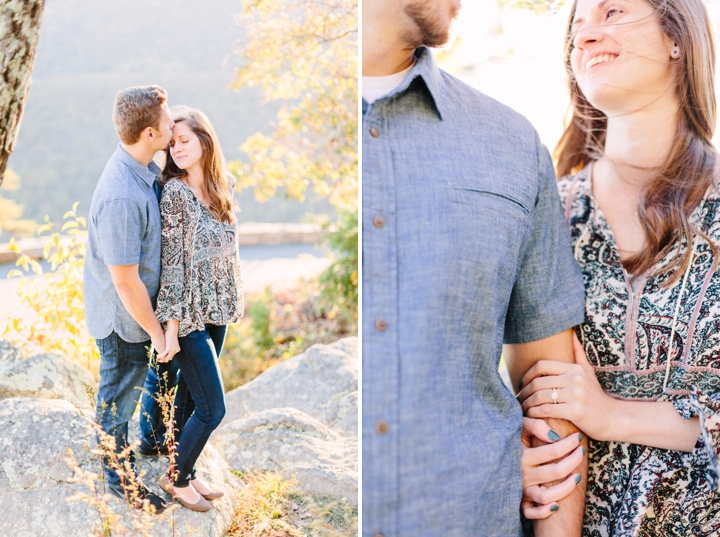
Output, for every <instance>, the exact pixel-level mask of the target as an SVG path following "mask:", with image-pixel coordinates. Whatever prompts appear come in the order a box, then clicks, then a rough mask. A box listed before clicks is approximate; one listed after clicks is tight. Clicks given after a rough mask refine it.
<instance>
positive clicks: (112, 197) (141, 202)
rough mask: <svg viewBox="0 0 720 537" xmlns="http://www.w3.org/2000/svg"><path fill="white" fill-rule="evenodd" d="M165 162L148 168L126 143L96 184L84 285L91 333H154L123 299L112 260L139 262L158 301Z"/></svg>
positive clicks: (141, 337)
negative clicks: (160, 188) (159, 188)
mask: <svg viewBox="0 0 720 537" xmlns="http://www.w3.org/2000/svg"><path fill="white" fill-rule="evenodd" d="M159 173H160V168H159V167H158V166H157V165H156V164H155V163H154V162H151V163H150V165H149V166H148V167H147V168H146V167H144V166H143V165H142V164H140V163H139V162H138V161H136V160H135V159H134V158H132V157H131V156H130V155H129V154H128V153H127V152H126V151H125V150H124V149H123V148H122V146H121V145H120V144H118V147H117V150H116V151H115V153H114V154H113V155H112V156H111V157H110V160H108V163H107V164H106V165H105V169H104V170H103V173H102V175H101V176H100V180H99V181H98V184H97V186H96V187H95V193H94V194H93V198H92V202H91V203H90V214H89V217H88V242H87V251H86V257H85V272H84V276H83V289H84V293H85V313H86V319H87V325H88V329H89V330H90V334H92V336H93V337H94V338H96V339H104V338H106V337H107V336H109V335H110V334H111V333H112V332H116V333H117V334H118V335H119V336H120V337H121V338H122V339H123V340H125V341H127V342H128V343H139V342H141V341H147V340H149V339H150V336H149V335H148V334H147V333H146V332H145V330H143V329H142V327H141V326H140V325H139V324H138V323H137V321H135V319H133V318H132V316H131V315H130V314H129V313H128V311H127V310H126V309H125V306H123V304H122V302H121V301H120V297H119V296H118V294H117V291H116V290H115V286H114V285H113V283H112V279H111V278H110V271H109V270H108V265H139V267H138V271H139V274H140V279H141V280H142V282H143V283H144V284H145V287H147V290H148V293H149V294H150V298H151V300H152V303H153V308H154V307H155V299H156V297H157V294H158V289H159V287H160V247H161V244H160V243H161V235H160V208H159V206H158V198H157V194H156V192H155V188H156V187H155V185H156V181H157V176H158V174H159Z"/></svg>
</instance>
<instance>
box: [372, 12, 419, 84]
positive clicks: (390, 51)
mask: <svg viewBox="0 0 720 537" xmlns="http://www.w3.org/2000/svg"><path fill="white" fill-rule="evenodd" d="M362 32H363V50H362V53H363V58H362V76H389V75H394V74H395V73H399V72H400V71H404V70H405V69H407V68H408V67H410V66H411V65H412V63H413V61H414V59H415V58H414V53H415V49H414V48H410V47H408V45H407V43H402V42H401V40H399V39H398V38H397V32H392V31H389V30H388V29H387V28H385V25H383V24H365V16H363V29H362Z"/></svg>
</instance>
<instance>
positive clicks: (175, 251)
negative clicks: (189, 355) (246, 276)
mask: <svg viewBox="0 0 720 537" xmlns="http://www.w3.org/2000/svg"><path fill="white" fill-rule="evenodd" d="M160 216H161V218H162V271H161V273H160V293H159V294H158V299H157V308H156V314H157V317H158V320H159V321H160V322H166V321H168V320H170V319H179V320H180V329H179V331H178V336H179V337H184V336H186V335H188V334H189V333H190V332H193V331H195V330H204V329H205V324H214V325H225V324H228V323H233V322H235V321H237V320H238V318H239V317H240V316H242V314H243V286H242V278H241V275H240V260H239V257H238V244H237V228H236V225H235V224H227V223H225V222H219V221H218V220H217V219H216V218H215V217H214V216H213V214H212V213H211V212H210V210H209V209H207V207H205V205H203V204H202V202H200V201H199V200H198V199H197V198H196V197H195V195H194V194H193V192H192V190H190V187H188V186H187V185H186V184H185V183H184V182H183V181H182V180H180V179H173V180H171V181H169V182H168V183H167V184H166V185H165V187H164V188H163V192H162V196H161V198H160Z"/></svg>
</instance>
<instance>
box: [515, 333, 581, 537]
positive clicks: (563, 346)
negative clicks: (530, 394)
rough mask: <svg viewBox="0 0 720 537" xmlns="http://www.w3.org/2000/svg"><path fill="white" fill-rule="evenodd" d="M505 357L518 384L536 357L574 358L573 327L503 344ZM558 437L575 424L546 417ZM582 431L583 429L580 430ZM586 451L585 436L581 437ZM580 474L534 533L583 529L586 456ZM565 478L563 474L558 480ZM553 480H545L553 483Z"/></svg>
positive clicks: (552, 535) (556, 536)
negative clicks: (518, 341) (557, 508)
mask: <svg viewBox="0 0 720 537" xmlns="http://www.w3.org/2000/svg"><path fill="white" fill-rule="evenodd" d="M504 354H505V361H506V363H507V366H508V373H509V374H510V378H511V380H512V383H513V385H514V386H515V387H516V388H518V391H519V382H520V379H521V378H522V377H523V375H524V374H525V373H526V372H527V371H528V370H529V369H530V368H531V367H532V366H533V365H534V364H535V363H537V361H538V360H557V361H560V362H567V363H572V362H574V357H573V351H572V330H569V329H568V330H565V331H564V332H561V333H559V334H555V335H554V336H551V337H549V338H546V339H544V340H540V341H536V342H532V343H523V344H516V345H506V346H505V347H504ZM545 421H546V422H547V423H548V425H549V426H550V427H551V428H552V429H553V431H555V432H556V433H557V434H558V435H559V436H560V438H565V437H566V436H568V435H569V434H571V433H575V432H578V428H577V427H575V425H573V424H572V423H571V422H569V421H566V420H559V419H547V420H545ZM580 432H582V431H580ZM537 445H541V441H540V440H537V439H535V438H533V439H532V446H533V447H536V446H537ZM583 446H585V449H586V454H587V436H586V437H585V438H584V439H583ZM575 473H578V474H580V475H581V476H582V477H581V481H580V483H579V484H578V486H577V487H576V488H575V490H574V491H573V492H572V493H571V494H570V495H569V496H567V497H565V498H563V499H562V500H560V501H559V502H558V505H559V510H558V511H557V512H556V513H554V514H553V515H552V516H551V517H550V518H548V519H545V520H540V521H536V522H535V534H536V536H537V537H545V536H548V537H565V536H568V537H576V536H579V535H581V533H582V521H583V513H584V511H585V488H586V484H587V457H584V458H583V462H582V463H581V464H580V466H578V467H577V468H576V469H575ZM565 478H567V476H562V478H561V479H560V480H559V481H556V482H555V483H558V482H560V481H562V480H564V479H565ZM555 483H547V485H548V486H549V485H552V484H555Z"/></svg>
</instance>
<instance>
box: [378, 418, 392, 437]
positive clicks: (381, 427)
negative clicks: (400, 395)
mask: <svg viewBox="0 0 720 537" xmlns="http://www.w3.org/2000/svg"><path fill="white" fill-rule="evenodd" d="M389 428H390V426H389V425H388V424H387V422H386V421H378V422H377V425H375V430H376V431H377V432H378V433H379V434H385V433H386V432H388V429H389Z"/></svg>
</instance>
